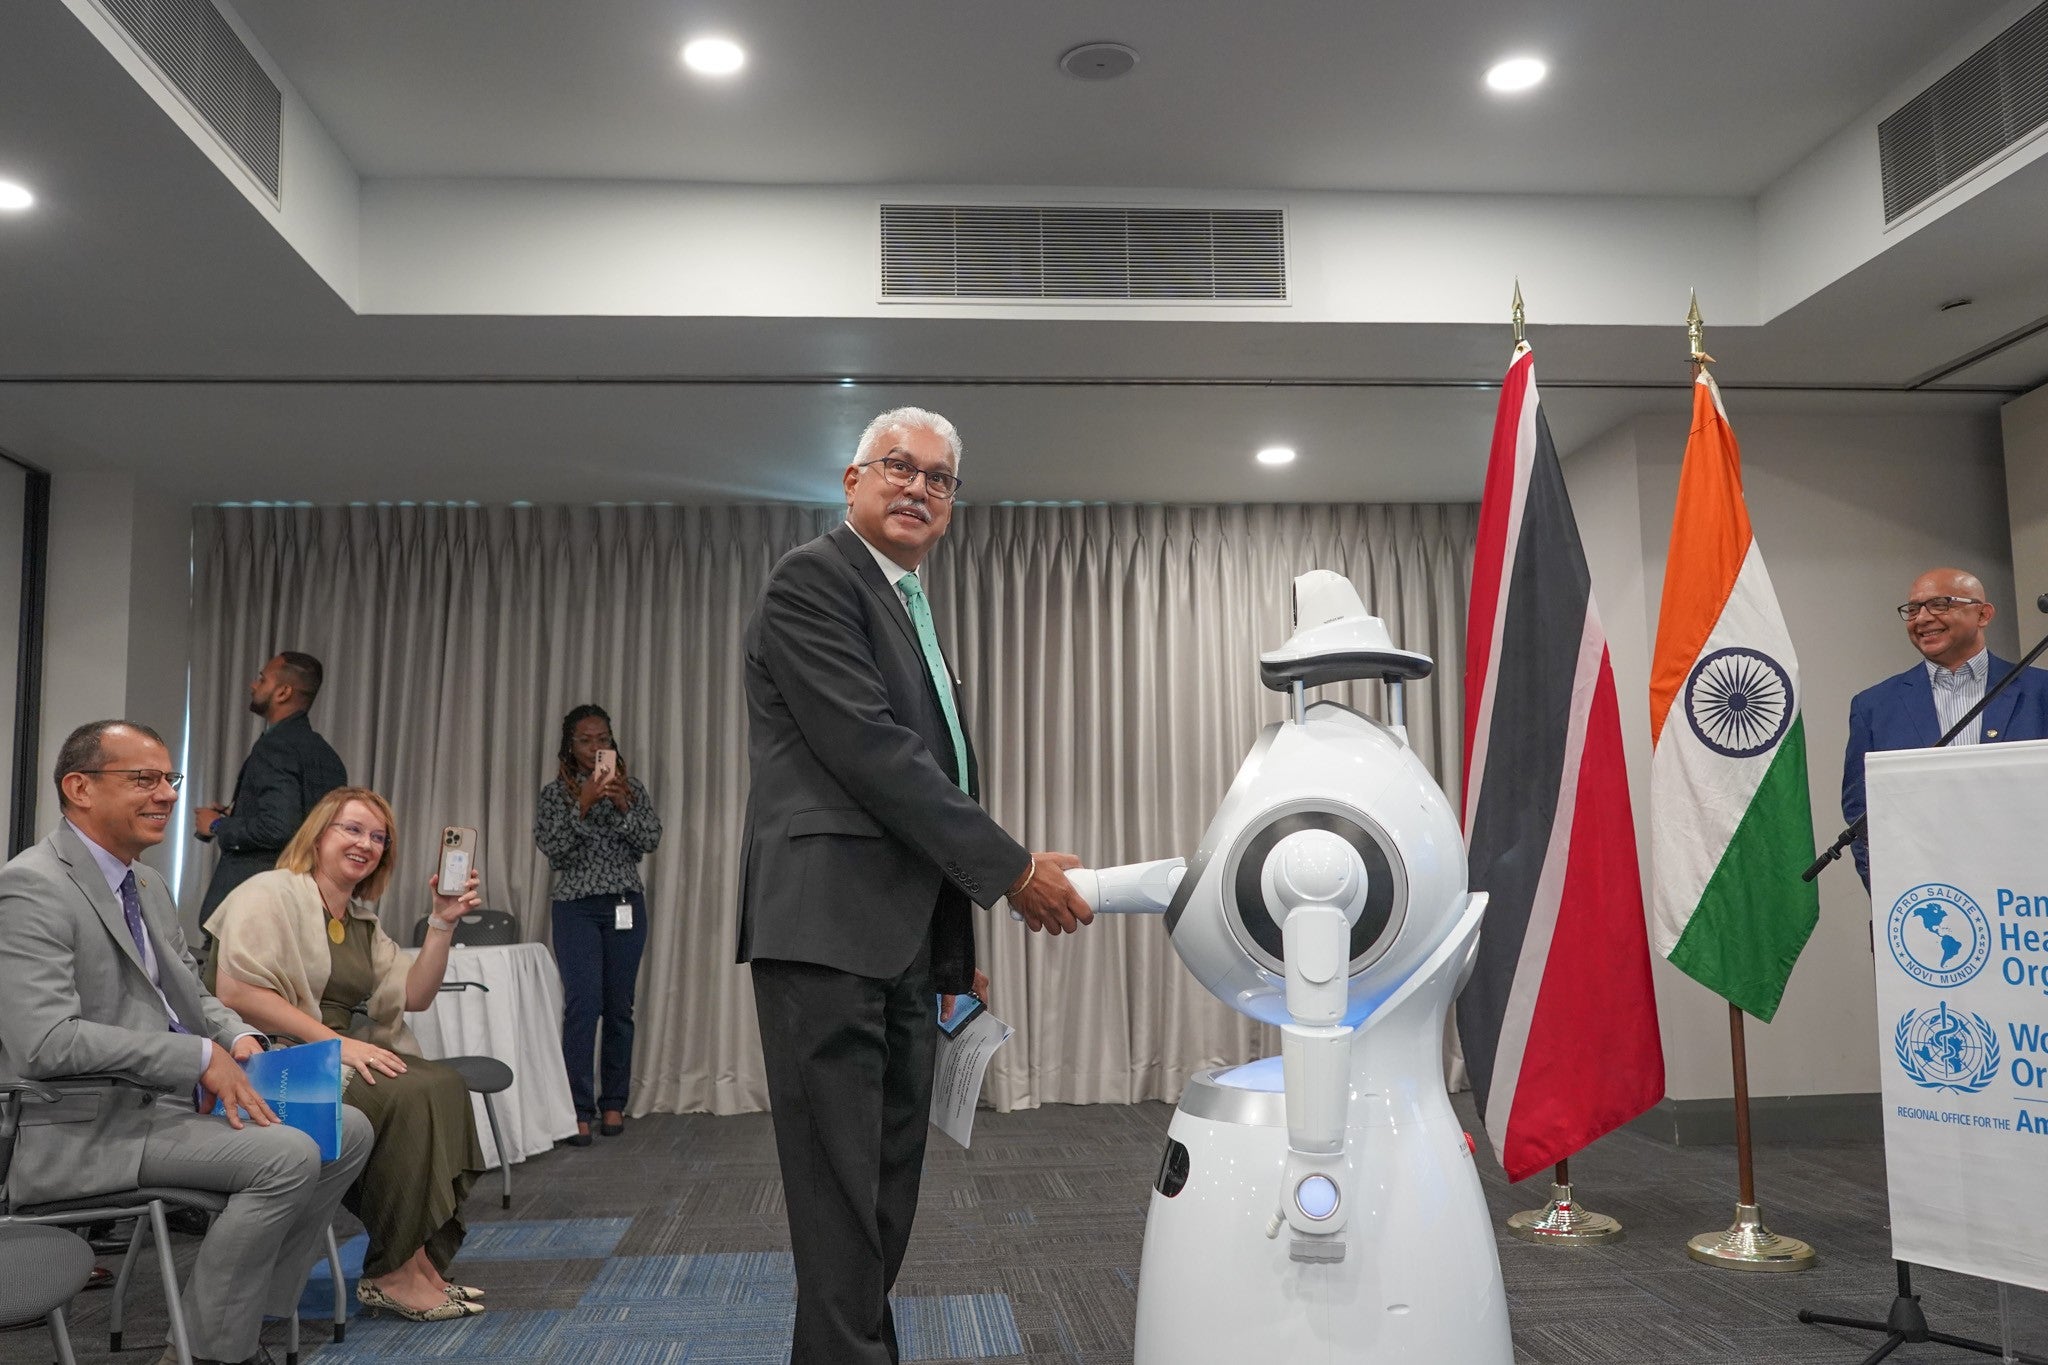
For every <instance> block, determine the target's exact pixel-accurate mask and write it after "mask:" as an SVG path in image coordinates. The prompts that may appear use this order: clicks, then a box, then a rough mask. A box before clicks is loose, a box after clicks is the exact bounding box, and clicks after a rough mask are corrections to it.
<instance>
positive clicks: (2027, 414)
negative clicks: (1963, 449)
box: [1998, 386, 2048, 641]
mask: <svg viewBox="0 0 2048 1365" xmlns="http://www.w3.org/2000/svg"><path fill="white" fill-rule="evenodd" d="M1998 416H1999V426H2000V428H2001V434H2002V435H2003V437H2004V440H2005V501H2006V510H2007V516H2008V519H2009V524H2010V526H2011V530H2012V576H2013V581H2014V583H2015V584H2016V585H2017V588H2018V591H2019V594H2020V596H2021V597H2022V598H2026V599H2030V598H2032V597H2033V596H2035V595H2036V594H2039V593H2041V592H2043V591H2048V386H2043V387H2041V388H2038V389H2035V390H2034V391H2033V392H2032V393H2029V394H2026V395H2024V396H2022V397H2019V398H2015V399H2013V400H2012V401H2011V402H2010V403H2007V404H2006V405H2005V407H2004V408H2002V409H2001V410H2000V411H1999V414H1998ZM2022 633H2023V634H2025V635H2026V636H2027V638H2028V640H2029V641H2031V640H2032V639H2033V638H2034V636H2035V634H2037V633H2038V632H2035V631H2025V632H2022Z"/></svg>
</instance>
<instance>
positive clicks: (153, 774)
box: [78, 768, 185, 792]
mask: <svg viewBox="0 0 2048 1365" xmlns="http://www.w3.org/2000/svg"><path fill="white" fill-rule="evenodd" d="M78 771H80V772H82V773H93V774H95V775H104V776H107V777H125V778H127V779H128V780H129V782H131V783H133V784H134V786H135V789H136V790H137V791H146V792H148V791H155V790H156V784H157V783H159V782H168V783H170V784H171V790H172V791H176V790H177V789H178V788H180V787H182V786H184V785H185V774H183V773H167V772H165V771H164V770H163V769H162V768H80V769H79V770H78Z"/></svg>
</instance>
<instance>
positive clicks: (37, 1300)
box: [0, 1224, 92, 1365]
mask: <svg viewBox="0 0 2048 1365" xmlns="http://www.w3.org/2000/svg"><path fill="white" fill-rule="evenodd" d="M91 1278H92V1248H91V1247H89V1246H87V1245H86V1244H85V1239H84V1238H83V1237H77V1236H74V1235H72V1234H71V1233H68V1232H59V1231H58V1230H57V1229H55V1228H41V1227H31V1226H28V1225H25V1224H24V1225H17V1226H13V1227H0V1327H19V1326H21V1325H22V1324H24V1323H30V1322H35V1321H38V1320H41V1321H43V1322H46V1323H48V1324H49V1326H50V1340H51V1342H52V1343H53V1344H54V1345H55V1346H56V1348H57V1365H78V1358H77V1357H76V1356H74V1355H72V1354H71V1333H70V1332H69V1331H68V1330H66V1328H65V1326H64V1306H65V1305H66V1304H68V1303H70V1302H71V1299H72V1296H73V1295H75V1294H77V1293H78V1291H79V1290H81V1289H83V1288H85V1284H86V1281H88V1280H90V1279H91Z"/></svg>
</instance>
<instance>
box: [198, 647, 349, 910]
mask: <svg viewBox="0 0 2048 1365" xmlns="http://www.w3.org/2000/svg"><path fill="white" fill-rule="evenodd" d="M321 677H322V669H321V667H320V661H319V660H318V659H316V658H314V657H313V656H312V655H310V654H300V653H298V652H297V651H295V650H286V651H285V652H284V653H282V654H280V655H278V656H277V657H276V658H274V659H272V660H271V661H270V662H269V663H267V664H265V665H263V671H262V672H261V673H258V674H257V675H256V681H254V682H252V683H250V684H249V709H250V710H251V711H252V712H254V713H255V714H257V715H259V716H261V717H263V734H262V735H261V736H260V737H259V738H258V739H257V741H256V745H255V747H254V748H252V749H250V750H249V756H248V757H247V758H245V759H243V760H242V771H241V774H240V775H239V776H238V777H236V778H235V794H234V797H233V799H232V800H231V801H230V802H229V803H228V804H227V805H225V806H218V805H208V806H200V807H198V808H197V809H196V810H194V811H193V813H192V832H193V834H194V835H195V836H197V837H198V838H200V839H202V840H206V839H210V840H212V841H213V845H214V847H215V848H217V849H219V850H220V861H219V862H218V863H217V864H215V865H214V869H213V880H212V881H211V882H208V883H207V886H206V896H205V899H204V900H202V901H201V902H200V905H199V922H200V923H202V924H204V923H205V922H206V920H207V918H208V917H209V916H211V915H212V914H213V911H214V907H216V906H218V905H219V904H220V903H221V902H222V901H224V900H226V899H227V895H228V892H230V891H232V890H234V889H235V888H236V887H238V886H240V885H241V884H242V883H243V882H246V881H248V880H249V878H251V877H253V876H255V875H256V874H257V873H259V872H268V871H270V869H271V868H273V867H276V866H277V855H278V854H280V853H282V852H284V846H285V845H286V844H288V843H290V842H291V838H292V836H293V835H294V834H297V833H298V832H299V825H300V824H301V823H302V822H304V820H305V818H306V812H307V811H309V810H311V809H313V806H314V804H315V803H316V802H318V801H319V799H320V798H321V797H323V796H325V795H327V793H329V792H331V791H333V790H334V789H335V788H336V787H346V786H347V785H348V769H347V768H345V767H343V766H342V762H341V755H339V754H337V753H335V752H334V749H333V747H332V746H331V745H329V744H328V742H327V741H326V740H324V739H322V738H321V737H320V736H319V735H318V734H316V733H314V730H313V723H312V722H311V721H310V720H308V719H307V718H306V712H308V711H310V710H312V708H313V699H314V698H315V697H317V696H319V695H320V682H321Z"/></svg>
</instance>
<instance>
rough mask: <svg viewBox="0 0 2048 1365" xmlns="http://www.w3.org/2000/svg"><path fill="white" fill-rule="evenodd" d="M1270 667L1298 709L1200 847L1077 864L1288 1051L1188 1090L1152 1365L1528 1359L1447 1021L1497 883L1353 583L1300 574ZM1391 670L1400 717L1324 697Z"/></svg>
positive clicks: (1160, 1184)
mask: <svg viewBox="0 0 2048 1365" xmlns="http://www.w3.org/2000/svg"><path fill="white" fill-rule="evenodd" d="M1294 616H1295V630H1294V634H1293V636H1292V637H1291V638H1290V639H1289V640H1288V641H1287V643H1286V644H1284V645H1282V646H1281V647H1280V648H1279V649H1276V650H1273V651H1271V652H1270V653H1267V654H1263V655H1261V656H1260V658H1259V669H1260V677H1261V680H1262V681H1263V682H1264V683H1265V685H1266V686H1268V687H1270V688H1272V689H1274V690H1275V691H1280V692H1287V693H1289V694H1290V695H1291V696H1292V699H1293V704H1294V705H1293V715H1292V717H1291V718H1290V719H1289V720H1286V721H1283V722H1280V723H1278V724H1275V725H1271V726H1268V727H1267V728H1266V730H1265V731H1264V733H1262V734H1261V735H1260V736H1259V739H1258V742H1257V743H1256V744H1254V745H1253V746H1252V751H1251V753H1250V755H1249V756H1247V757H1246V759H1245V761H1244V764H1243V766H1242V767H1240V768H1239V769H1238V773H1237V777H1236V779H1235V780H1234V781H1233V782H1232V783H1231V785H1230V790H1229V792H1227V793H1226V794H1225V795H1224V798H1223V804H1222V806H1221V807H1220V808H1219V809H1218V810H1217V812H1216V815H1215V818H1214V819H1213V820H1211V821H1210V823H1209V829H1208V832H1207V833H1205V834H1204V835H1203V836H1202V842H1201V845H1200V847H1199V848H1197V849H1196V850H1195V854H1194V857H1193V858H1191V859H1180V858H1174V859H1168V860H1166V861H1164V862H1154V863H1141V864H1136V865H1133V866H1129V867H1113V868H1101V869H1095V870H1092V871H1091V870H1081V871H1076V872H1073V873H1070V874H1069V875H1070V876H1071V877H1072V878H1073V879H1074V881H1075V883H1076V885H1077V886H1078V887H1079V889H1080V890H1081V892H1082V894H1083V895H1084V896H1086V897H1087V899H1088V900H1089V901H1090V903H1091V904H1093V905H1094V906H1095V908H1096V909H1097V910H1098V911H1103V912H1112V913H1115V912H1124V913H1148V912H1149V913H1163V914H1164V915H1165V916H1166V928H1167V932H1168V933H1170V934H1171V935H1172V936H1173V946H1174V948H1175V949H1176V950H1177V951H1178V952H1179V953H1180V956H1181V960H1182V961H1183V962H1185V963H1186V964H1187V966H1188V970H1190V971H1191V972H1193V973H1194V974H1195V976H1196V977H1197V978H1198V979H1199V980H1200V981H1201V983H1202V984H1203V985H1204V986H1206V987H1208V988H1209V990H1210V991H1211V993H1213V994H1214V995H1215V996H1216V997H1217V998H1218V999H1220V1000H1222V1001H1224V1002H1225V1003H1227V1004H1228V1005H1230V1007H1231V1008H1232V1009H1235V1010H1238V1011H1239V1012H1241V1013H1244V1014H1248V1015H1250V1016H1251V1017H1252V1018H1254V1019H1260V1020H1263V1021H1265V1022H1267V1023H1270V1024H1277V1025H1278V1026H1279V1027H1280V1029H1281V1032H1282V1044H1281V1054H1280V1056H1279V1057H1269V1058H1266V1059H1264V1060H1262V1061H1257V1062H1251V1063H1248V1064H1246V1065H1244V1066H1239V1067H1231V1068H1227V1069H1221V1070H1215V1071H1207V1072H1202V1073H1200V1074H1198V1075H1196V1076H1194V1077H1192V1078H1191V1079H1190V1080H1189V1081H1188V1085H1187V1089H1186V1091H1185V1092H1184V1093H1183V1095H1182V1097H1181V1102H1180V1108H1179V1110H1178V1111H1177V1112H1176V1113H1175V1114H1174V1116H1173V1122H1172V1125H1171V1126H1170V1127H1169V1128H1168V1130H1167V1142H1166V1152H1165V1156H1164V1158H1163V1160H1162V1161H1161V1163H1160V1167H1159V1174H1158V1177H1157V1179H1156V1181H1155V1183H1154V1190H1153V1195H1152V1207H1151V1211H1150V1213H1149V1215H1148V1216H1147V1220H1146V1224H1145V1252H1144V1261H1143V1265H1142V1268H1141V1270H1140V1277H1139V1284H1138V1331H1137V1352H1136V1362H1135V1365H1210V1363H1212V1362H1213V1365H1245V1362H1259V1361H1274V1362H1286V1365H1311V1363H1312V1365H1338V1362H1345V1363H1346V1365H1351V1363H1353V1362H1359V1363H1362V1362H1368V1361H1369V1362H1373V1363H1374V1365H1397V1363H1398V1365H1420V1363H1421V1362H1425V1361H1427V1362H1444V1365H1511V1362H1512V1361H1513V1359H1514V1351H1513V1348H1512V1347H1511V1346H1510V1344H1509V1338H1508V1315H1507V1300H1506V1297H1505V1295H1504V1294H1503V1292H1502V1288H1501V1274H1500V1261H1499V1259H1498V1257H1497V1256H1496V1255H1495V1252H1494V1243H1493V1229H1492V1226H1491V1224H1490V1222H1489V1220H1488V1216H1487V1211H1486V1201H1485V1197H1484V1196H1483V1195H1482V1193H1481V1192H1480V1188H1479V1176H1478V1173H1477V1171H1476V1170H1475V1169H1474V1165H1473V1157H1472V1152H1471V1148H1470V1146H1469V1145H1468V1143H1467V1141H1466V1138H1465V1135H1464V1132H1463V1130H1462V1128H1461V1126H1460V1124H1459V1122H1458V1119H1457V1118H1456V1116H1455V1115H1454V1114H1453V1113H1452V1112H1451V1105H1450V1097H1449V1095H1448V1094H1447V1093H1446V1092H1445V1087H1444V1078H1443V1038H1444V1013H1445V1011H1446V1010H1447V1009H1448V1008H1449V1007H1450V1004H1451V1001H1452V1000H1453V998H1454V997H1455V996H1456V995H1457V993H1458V990H1459V988H1460V987H1461V986H1462V985H1463V983H1464V978H1465V975H1466V973H1467V971H1468V970H1469V967H1470V964H1471V961H1472V954H1473V950H1474V948H1475V946H1476V945H1477V943H1478V937H1479V921H1480V917H1481V916H1482V914H1484V912H1485V908H1486V897H1485V896H1484V895H1475V894H1472V893H1471V892H1469V891H1467V890H1466V887H1465V845H1464V840H1463V839H1462V838H1461V837H1460V835H1459V829H1458V820H1457V817H1456V815H1455V814H1454V813H1453V811H1452V809H1451V805H1450V803H1449V802H1448V801H1447V800H1446V799H1445V798H1444V794H1443V792H1442V790H1441V789H1439V788H1438V786H1437V784H1436V782H1435V780H1434V779H1432V778H1431V777H1430V775H1429V772H1428V770H1427V769H1425V768H1424V767H1423V766H1422V763H1421V762H1420V760H1418V759H1417V758H1416V757H1415V754H1414V752H1413V751H1412V750H1410V749H1409V747H1408V741H1407V731H1406V727H1405V725H1404V723H1403V710H1402V703H1401V685H1402V684H1403V683H1404V682H1406V681H1409V680H1413V679H1416V678H1422V677H1426V676H1428V674H1429V671H1430V668H1431V662H1430V660H1429V658H1428V657H1427V656H1426V655H1421V654H1415V653H1411V652H1409V651H1407V650H1402V649H1397V648H1395V647H1394V644H1393V642H1392V640H1391V639H1389V637H1388V635H1387V630H1386V627H1385V625H1384V624H1383V623H1382V622H1381V621H1380V620H1379V619H1378V618H1377V617H1374V616H1372V615H1370V614H1369V613H1368V612H1367V611H1366V609H1365V605H1364V603H1362V602H1361V601H1360V600H1359V597H1358V592H1357V590H1356V589H1355V588H1353V587H1352V585H1351V582H1350V580H1349V579H1346V578H1344V577H1342V576H1341V575H1338V574H1334V573H1329V572H1327V571H1322V570H1318V571H1316V572H1314V573H1309V574H1304V575H1303V576H1302V577H1300V578H1298V579H1296V580H1295V583H1294ZM1353 678H1381V679H1384V680H1385V681H1386V682H1387V684H1388V692H1389V697H1390V701H1391V716H1392V719H1393V721H1394V723H1393V724H1392V725H1391V726H1388V725H1381V724H1379V723H1378V722H1376V721H1374V720H1371V719H1369V718H1368V717H1366V716H1363V715H1360V714H1359V713H1358V712H1356V711H1353V710H1351V709H1349V708H1348V707H1344V706H1340V705H1338V704H1336V703H1334V702H1328V701H1318V702H1315V703H1314V704H1309V702H1308V701H1307V697H1306V689H1308V688H1310V687H1317V686H1321V685H1323V684H1326V683H1333V682H1341V681H1344V680H1346V679H1353Z"/></svg>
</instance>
